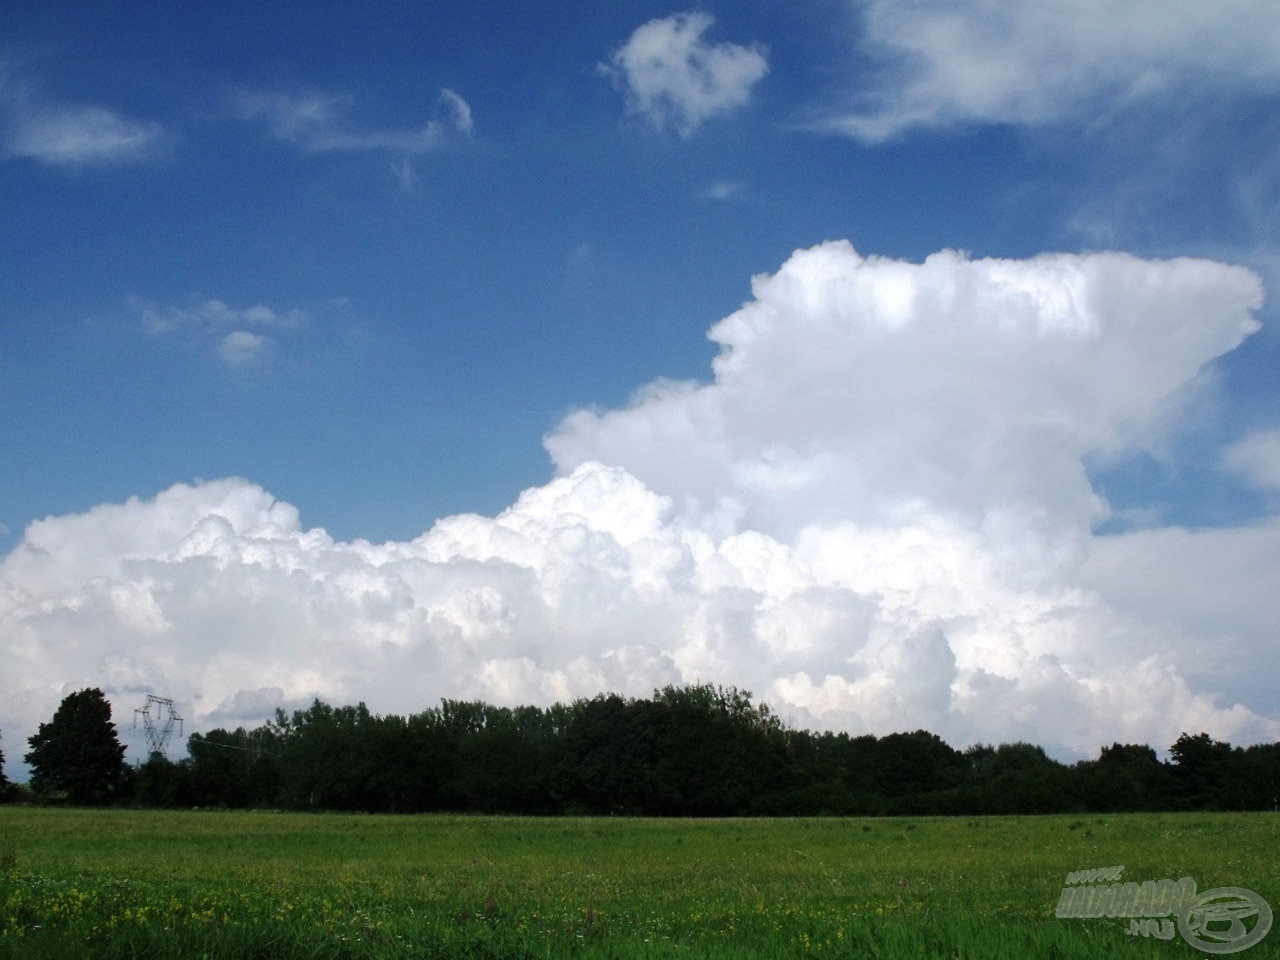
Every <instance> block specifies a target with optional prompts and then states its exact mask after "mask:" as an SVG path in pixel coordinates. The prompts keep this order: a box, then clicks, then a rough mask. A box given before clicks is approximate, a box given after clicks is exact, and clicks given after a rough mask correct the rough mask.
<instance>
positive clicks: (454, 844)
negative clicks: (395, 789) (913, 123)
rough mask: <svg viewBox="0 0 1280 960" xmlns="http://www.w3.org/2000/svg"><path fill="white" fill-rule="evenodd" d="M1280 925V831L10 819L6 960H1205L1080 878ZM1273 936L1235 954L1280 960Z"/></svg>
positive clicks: (1113, 819)
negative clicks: (1205, 893) (1243, 894)
mask: <svg viewBox="0 0 1280 960" xmlns="http://www.w3.org/2000/svg"><path fill="white" fill-rule="evenodd" d="M1115 865H1123V866H1124V867H1125V873H1124V876H1125V879H1127V880H1128V879H1132V880H1139V881H1141V880H1146V879H1152V880H1157V879H1161V878H1164V877H1169V878H1172V879H1177V878H1180V877H1183V876H1190V877H1192V878H1194V879H1195V880H1196V882H1197V884H1198V886H1199V889H1200V890H1205V889H1208V888H1210V887H1220V886H1239V887H1246V888H1248V889H1251V890H1253V891H1255V892H1257V893H1258V894H1260V895H1261V896H1262V897H1264V898H1265V899H1266V900H1267V901H1268V902H1269V903H1270V904H1272V905H1273V906H1274V907H1276V908H1278V909H1280V816H1277V815H1275V814H1179V815H1154V814H1135V815H1111V816H1094V815H1090V816H1080V817H1073V816H1054V817H1004V818H976V819H975V818H954V819H943V818H921V819H883V820H882V819H865V820H863V819H858V820H849V819H802V820H643V819H623V818H618V819H612V818H611V819H599V818H597V819H571V818H564V819H552V818H547V819H536V818H533V819H531V818H518V817H450V816H421V817H393V816H359V815H356V816H345V815H331V814H317V815H307V814H276V813H228V812H214V811H190V812H160V811H104V810H97V811H91V810H60V809H52V808H25V807H7V808H5V807H0V957H14V958H19V957H21V958H24V960H26V958H41V957H49V958H60V960H62V958H75V957H120V958H125V957H130V958H132V957H156V958H206V957H207V958H216V960H224V958H227V960H235V958H263V960H266V958H316V960H319V958H353V960H354V958H384V957H386V958H390V957H415V958H417V957H450V958H452V957H476V958H490V957H492V958H507V957H582V958H598V957H599V958H603V957H617V958H630V957H707V958H720V957H799V956H806V955H812V956H819V957H885V958H924V957H938V958H947V960H951V958H981V957H1002V958H1003V957H1008V958H1018V960H1024V958H1030V957H1056V958H1063V960H1066V958H1095V957H1106V958H1113V957H1173V958H1176V957H1192V956H1196V955H1197V953H1196V952H1195V951H1194V950H1193V949H1192V947H1191V946H1190V945H1189V944H1187V943H1186V942H1184V941H1183V940H1182V938H1181V937H1177V936H1175V937H1174V938H1173V939H1172V940H1169V941H1167V942H1166V941H1163V940H1159V939H1155V938H1144V937H1140V936H1130V935H1128V934H1127V933H1126V927H1127V926H1128V923H1129V921H1126V920H1123V919H1120V918H1111V919H1107V918H1099V919H1074V920H1063V919H1057V918H1055V917H1054V908H1055V907H1056V906H1057V903H1058V896H1059V892H1060V891H1061V889H1062V886H1063V884H1064V881H1065V877H1066V874H1068V873H1069V872H1071V871H1076V870H1084V869H1091V868H1097V867H1109V866H1115ZM1278 948H1280V932H1273V934H1272V935H1270V936H1269V937H1267V938H1266V939H1264V940H1263V941H1262V942H1261V943H1259V944H1258V945H1256V946H1254V947H1252V948H1250V949H1249V950H1247V951H1246V952H1243V953H1240V954H1238V955H1239V956H1242V957H1246V958H1249V960H1254V958H1260V957H1268V958H1271V957H1276V956H1278V955H1280V949H1278Z"/></svg>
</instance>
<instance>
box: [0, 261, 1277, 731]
mask: <svg viewBox="0 0 1280 960" xmlns="http://www.w3.org/2000/svg"><path fill="white" fill-rule="evenodd" d="M753 291H754V299H753V300H752V301H751V302H750V303H748V304H746V305H745V306H744V307H743V308H742V309H741V310H739V311H737V312H736V313H734V314H733V315H732V316H730V317H728V318H726V319H725V320H723V321H721V322H720V323H719V324H717V325H716V326H715V327H714V328H713V331H712V336H713V338H714V339H715V340H716V341H717V342H718V343H720V344H721V348H722V349H721V353H720V355H719V357H718V358H717V359H716V361H715V379H714V380H713V381H712V382H709V383H684V384H672V383H657V384H654V385H651V386H650V387H649V388H647V389H645V390H643V391H641V393H640V394H638V395H637V397H636V399H635V402H634V403H633V404H632V406H630V407H629V408H627V409H624V410H617V411H613V412H608V413H591V414H588V413H580V414H575V415H573V416H571V417H569V418H567V419H566V420H565V421H564V422H563V423H562V424H561V426H560V428H559V429H558V430H557V431H556V432H555V433H554V434H553V435H552V436H551V437H549V438H548V440H547V445H548V448H549V449H550V450H551V452H552V454H553V456H554V458H555V460H556V462H557V465H558V466H559V468H560V473H561V475H560V476H558V477H557V478H556V479H554V480H552V481H551V482H549V483H547V484H546V485H544V486H541V487H536V488H533V489H530V490H528V491H526V492H525V493H523V494H522V495H521V496H520V498H519V499H518V500H517V501H516V502H515V503H514V504H513V505H512V506H511V507H509V508H508V509H507V510H505V511H503V512H502V513H500V514H499V515H498V516H496V517H492V518H488V517H482V516H476V515H458V516H452V517H447V518H444V519H442V520H440V521H438V522H437V523H436V524H435V525H434V526H433V527H432V528H431V529H430V530H428V531H426V532H425V533H423V534H422V535H421V536H420V537H418V538H416V539H414V540H412V541H408V542H391V543H385V544H381V545H374V544H370V543H367V542H364V541H356V542H353V543H342V542H337V541H334V540H333V539H332V538H331V537H330V536H329V535H328V534H327V533H325V531H323V530H319V529H306V528H305V527H303V526H302V524H301V522H300V518H299V516H298V513H297V511H296V510H295V509H294V508H293V507H291V506H290V505H289V504H287V503H284V502H281V501H278V500H276V499H275V498H273V497H272V496H271V495H270V494H268V493H266V492H265V491H264V490H262V489H261V488H259V487H257V486H255V485H254V484H252V483H249V482H247V481H244V480H235V479H232V480H223V481H217V482H213V483H201V484H195V485H191V486H187V485H180V486H176V487H173V488H171V489H169V490H166V491H164V492H162V493H161V494H159V495H158V496H156V497H155V498H154V499H153V500H139V499H132V500H130V501H128V502H127V503H124V504H117V505H105V506H100V507H96V508H94V509H93V510H91V511H89V512H88V513H85V514H80V515H74V516H63V517H51V518H47V519H45V520H41V521H38V522H36V523H33V524H31V525H30V526H29V527H28V528H27V530H26V531H25V533H24V535H23V538H22V541H21V543H20V544H19V546H18V547H17V548H15V549H14V550H13V551H12V552H11V553H10V554H9V555H8V556H7V557H5V558H4V559H3V560H2V561H0V657H3V659H4V663H5V671H4V673H3V674H2V675H0V704H2V705H3V706H0V723H2V724H3V726H4V728H5V730H6V733H9V734H10V735H11V736H12V737H14V738H15V739H20V738H22V737H25V736H28V735H29V734H30V731H31V730H33V729H34V725H35V724H36V723H37V722H39V721H40V720H42V719H46V718H47V716H48V715H50V714H51V712H52V710H53V709H54V708H55V707H56V705H57V701H58V699H59V697H60V696H62V695H63V694H64V693H65V692H67V691H68V690H70V689H75V688H76V687H77V686H79V685H84V684H103V685H105V686H106V687H107V688H108V689H109V693H110V694H111V696H112V698H113V700H114V702H115V703H116V704H117V708H118V709H119V710H121V711H128V710H131V709H132V708H133V707H134V706H137V705H138V704H139V703H140V702H141V700H142V696H143V694H145V693H147V692H154V693H158V694H160V695H164V696H172V697H174V698H175V699H176V700H178V702H179V706H180V710H182V711H183V712H184V714H185V715H186V716H187V717H188V718H189V719H190V720H191V722H192V723H193V724H194V728H196V729H199V728H200V727H201V726H203V725H208V724H213V723H224V722H228V723H230V722H234V723H242V722H248V721H252V720H254V719H258V718H265V717H266V716H268V715H269V714H270V712H271V709H272V708H273V707H274V706H275V705H277V704H285V705H291V704H295V703H305V702H306V700H307V699H308V698H310V697H311V696H317V695H318V696H322V697H325V698H328V699H330V700H332V701H336V702H347V703H351V702H355V701H357V700H365V701H366V702H367V703H369V705H370V706H371V707H372V708H374V709H376V710H380V711H401V712H403V711H410V710H414V709H419V708H421V707H423V706H426V705H430V704H434V703H435V702H437V700H438V698H440V697H462V698H470V697H478V698H485V699H488V700H490V701H493V702H501V703H518V702H536V703H548V702H551V701H552V700H555V699H562V700H563V699H568V698H572V697H575V696H589V695H593V694H595V693H597V692H600V691H601V690H618V691H622V692H625V693H631V694H641V695H643V694H647V693H649V692H650V691H651V690H652V689H653V688H654V687H656V686H661V685H664V684H667V683H678V682H694V681H699V680H704V681H711V682H716V683H724V684H735V685H737V686H740V687H743V688H746V689H750V690H752V691H754V692H755V693H756V694H757V695H758V696H760V697H762V698H764V699H766V700H767V701H769V702H770V703H771V704H772V705H773V706H774V707H775V708H776V709H777V710H778V711H779V712H780V713H781V714H782V715H783V716H785V717H788V718H790V719H792V720H793V721H794V722H796V723H799V724H805V725H820V726H830V727H838V728H846V729H850V730H855V731H862V730H871V731H875V732H878V733H884V732H888V731H890V730H894V729H902V728H909V729H914V728H916V727H920V726H925V727H928V728H929V729H932V730H934V731H936V732H938V733H939V734H941V735H942V736H944V737H945V738H947V739H949V740H950V741H951V742H953V743H957V744H964V743H968V742H972V741H974V740H983V741H988V742H990V741H1000V740H1013V739H1028V740H1034V741H1037V742H1040V743H1042V744H1044V745H1046V746H1049V747H1054V748H1069V749H1077V750H1081V751H1086V752H1089V751H1094V750H1096V749H1097V748H1098V746H1100V745H1103V744H1109V743H1111V742H1112V741H1113V740H1120V741H1141V742H1150V743H1153V744H1155V745H1157V746H1167V745H1168V744H1170V743H1172V742H1173V740H1174V739H1175V738H1176V737H1177V735H1178V734H1179V733H1180V732H1182V731H1184V730H1188V731H1199V730H1205V731H1207V732H1209V733H1211V734H1212V735H1214V736H1215V737H1220V738H1226V739H1233V740H1234V741H1235V742H1246V741H1249V740H1253V739H1268V738H1269V739H1277V738H1280V721H1278V720H1277V718H1278V717H1280V700H1278V699H1277V697H1276V694H1275V690H1276V689H1277V684H1276V680H1277V679H1278V678H1277V676H1276V664H1280V656H1277V655H1276V654H1277V653H1278V652H1280V651H1277V650H1276V649H1275V641H1274V638H1273V637H1272V635H1271V632H1270V631H1271V625H1272V624H1274V623H1275V622H1276V619H1277V618H1278V617H1280V610H1278V609H1276V608H1275V599H1274V596H1275V591H1274V590H1273V589H1272V587H1273V585H1274V583H1275V582H1276V580H1277V577H1280V526H1277V525H1276V523H1275V522H1271V523H1268V524H1262V525H1259V526H1257V527H1254V528H1250V529H1249V530H1243V531H1241V530H1223V531H1207V532H1203V533H1200V534H1188V533H1186V532H1184V531H1169V530H1155V531H1144V532H1141V533H1134V534H1125V535H1123V536H1116V537H1104V538H1099V537H1095V536H1093V535H1092V534H1091V532H1090V530H1091V525H1092V523H1093V522H1094V521H1095V520H1096V519H1097V518H1098V517H1099V516H1100V515H1101V514H1102V513H1103V512H1104V511H1105V504H1103V503H1101V502H1099V501H1098V499H1097V497H1096V496H1095V495H1094V493H1093V491H1092V490H1090V488H1089V485H1088V482H1087V479H1086V478H1085V475H1084V471H1083V467H1082V466H1081V459H1082V457H1084V456H1085V455H1086V454H1087V453H1089V452H1091V451H1094V450H1097V449H1098V448H1102V447H1108V446H1118V445H1122V444H1123V443H1125V441H1126V438H1128V437H1131V436H1134V435H1139V434H1141V432H1142V430H1143V428H1144V426H1145V425H1146V424H1147V423H1148V421H1150V420H1151V419H1152V418H1153V417H1157V416H1160V415H1162V411H1163V407H1162V404H1163V402H1164V400H1165V398H1166V397H1168V396H1169V395H1170V394H1171V393H1172V392H1174V391H1175V390H1178V389H1181V388H1184V387H1185V384H1187V383H1188V382H1189V381H1191V380H1192V379H1193V378H1194V376H1195V373H1196V370H1197V369H1198V368H1199V367H1200V366H1201V365H1202V364H1203V363H1205V362H1206V361H1207V360H1208V359H1210V358H1212V357H1213V356H1215V355H1217V354H1219V353H1221V352H1223V351H1225V350H1230V349H1231V348H1232V347H1233V346H1234V345H1235V344H1236V343H1238V342H1239V341H1240V340H1241V338H1242V337H1243V336H1245V335H1246V334H1247V332H1248V331H1249V330H1251V329H1253V327H1254V325H1255V324H1254V321H1253V320H1252V317H1251V311H1252V310H1253V309H1255V308H1256V306H1257V304H1258V302H1259V298H1260V290H1259V285H1258V282H1257V280H1256V278H1255V277H1254V276H1253V275H1252V274H1250V273H1249V272H1247V271H1245V270H1243V269H1240V268H1237V267H1230V266H1226V265H1222V264H1217V263H1211V262H1207V261H1199V260H1175V261H1167V262H1149V261H1142V260H1138V259H1136V258H1133V257H1129V256H1124V255H1118V254H1106V255H1094V256H1085V257H1074V256H1065V255H1060V256H1045V257H1039V258H1035V259H1032V260H1027V261H994V260H970V259H968V258H966V257H963V256H961V255H959V254H954V253H942V254H937V255H935V256H933V257H930V258H929V259H928V260H927V261H925V262H924V263H922V264H911V263H902V262H897V261H891V260H883V259H877V258H862V257H860V256H858V255H857V254H856V253H855V252H854V251H853V250H852V249H851V248H850V247H849V246H848V245H847V244H840V243H837V244H828V245H824V246H822V247H818V248H815V249H813V250H808V251H801V252H799V253H797V254H795V255H794V256H793V257H792V258H791V259H790V260H789V261H788V262H787V263H786V264H784V265H783V267H782V268H781V269H780V270H779V271H778V272H777V273H775V274H773V275H771V276H761V277H757V278H756V279H755V281H754V283H753ZM602 461H607V462H608V463H609V464H610V465H604V463H602ZM1209 649H1212V650H1213V651H1215V653H1214V655H1213V656H1207V655H1206V650H1209ZM135 701H136V702H135Z"/></svg>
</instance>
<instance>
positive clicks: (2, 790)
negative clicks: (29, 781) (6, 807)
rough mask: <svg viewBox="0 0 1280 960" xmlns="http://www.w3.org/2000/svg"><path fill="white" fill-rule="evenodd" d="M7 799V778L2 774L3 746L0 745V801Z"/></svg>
mask: <svg viewBox="0 0 1280 960" xmlns="http://www.w3.org/2000/svg"><path fill="white" fill-rule="evenodd" d="M8 799H9V778H8V777H6V776H5V775H4V747H2V746H0V803H4V802H5V801H6V800H8Z"/></svg>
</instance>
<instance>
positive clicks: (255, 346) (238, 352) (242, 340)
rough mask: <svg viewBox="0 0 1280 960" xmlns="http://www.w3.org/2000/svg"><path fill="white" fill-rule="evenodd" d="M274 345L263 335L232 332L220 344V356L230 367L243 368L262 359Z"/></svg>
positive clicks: (246, 331)
mask: <svg viewBox="0 0 1280 960" xmlns="http://www.w3.org/2000/svg"><path fill="white" fill-rule="evenodd" d="M274 343H275V341H273V340H272V339H271V338H270V337H264V336H262V335H261V334H257V333H251V332H250V331H248V330H232V331H231V332H230V333H228V334H227V335H226V336H225V337H223V338H222V339H221V340H220V341H219V342H218V356H219V357H220V358H221V359H222V361H223V362H224V363H226V364H228V365H229V366H233V367H242V366H245V365H246V364H250V363H253V362H254V361H256V360H260V359H262V357H263V356H264V354H265V353H266V352H267V351H268V350H269V349H270V348H271V347H272V346H273V345H274Z"/></svg>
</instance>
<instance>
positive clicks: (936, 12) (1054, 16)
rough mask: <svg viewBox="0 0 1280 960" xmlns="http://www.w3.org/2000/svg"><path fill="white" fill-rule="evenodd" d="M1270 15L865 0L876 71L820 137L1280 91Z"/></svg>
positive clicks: (1278, 22)
mask: <svg viewBox="0 0 1280 960" xmlns="http://www.w3.org/2000/svg"><path fill="white" fill-rule="evenodd" d="M1277 35H1280V7H1277V6H1276V5H1275V4H1272V3H1265V2H1258V0H1224V2H1219V3H1202V2H1199V0H1129V2H1126V3H1113V2H1109V0H1034V2H1029V0H1004V2H997V3H989V2H984V0H960V2H955V0H924V2H920V3H911V4H903V3H900V2H896V0H871V2H870V3H869V4H867V5H866V7H865V53H866V54H867V55H869V56H870V57H872V58H874V59H876V60H877V61H878V62H879V64H880V70H879V72H878V73H877V74H874V79H872V80H870V81H869V85H868V87H867V89H865V90H863V91H861V92H860V94H859V95H858V96H856V97H855V98H854V103H853V104H852V105H851V106H850V107H849V108H848V109H845V110H843V111H841V112H840V113H839V114H837V115H836V116H834V117H831V118H829V120H828V121H827V124H826V125H827V126H829V127H830V128H832V129H836V130H840V131H843V132H845V133H848V134H850V135H853V136H855V137H858V138H859V139H862V140H865V141H870V142H878V141H881V140H884V139H887V138H889V137H892V136H895V135H897V134H900V133H901V132H903V131H904V130H908V129H910V128H913V127H937V126H948V125H952V124H964V123H971V122H977V123H1029V124H1039V123H1047V122H1054V121H1057V120H1061V119H1066V118H1079V117H1081V116H1084V115H1086V114H1096V113H1099V112H1101V113H1104V114H1105V113H1111V112H1114V111H1115V110H1117V109H1119V108H1122V107H1123V106H1125V105H1126V104H1129V103H1133V102H1138V101H1142V100H1144V99H1146V98H1148V97H1150V96H1152V95H1160V96H1172V97H1175V98H1176V97H1178V96H1183V95H1187V94H1189V93H1195V92H1199V93H1204V92H1207V91H1212V90H1214V89H1222V88H1230V89H1236V90H1244V91H1247V92H1258V91H1263V92H1275V91H1276V90H1277V88H1280V45H1277V44H1276V43H1275V41H1274V38H1275V37H1276V36H1277Z"/></svg>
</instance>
